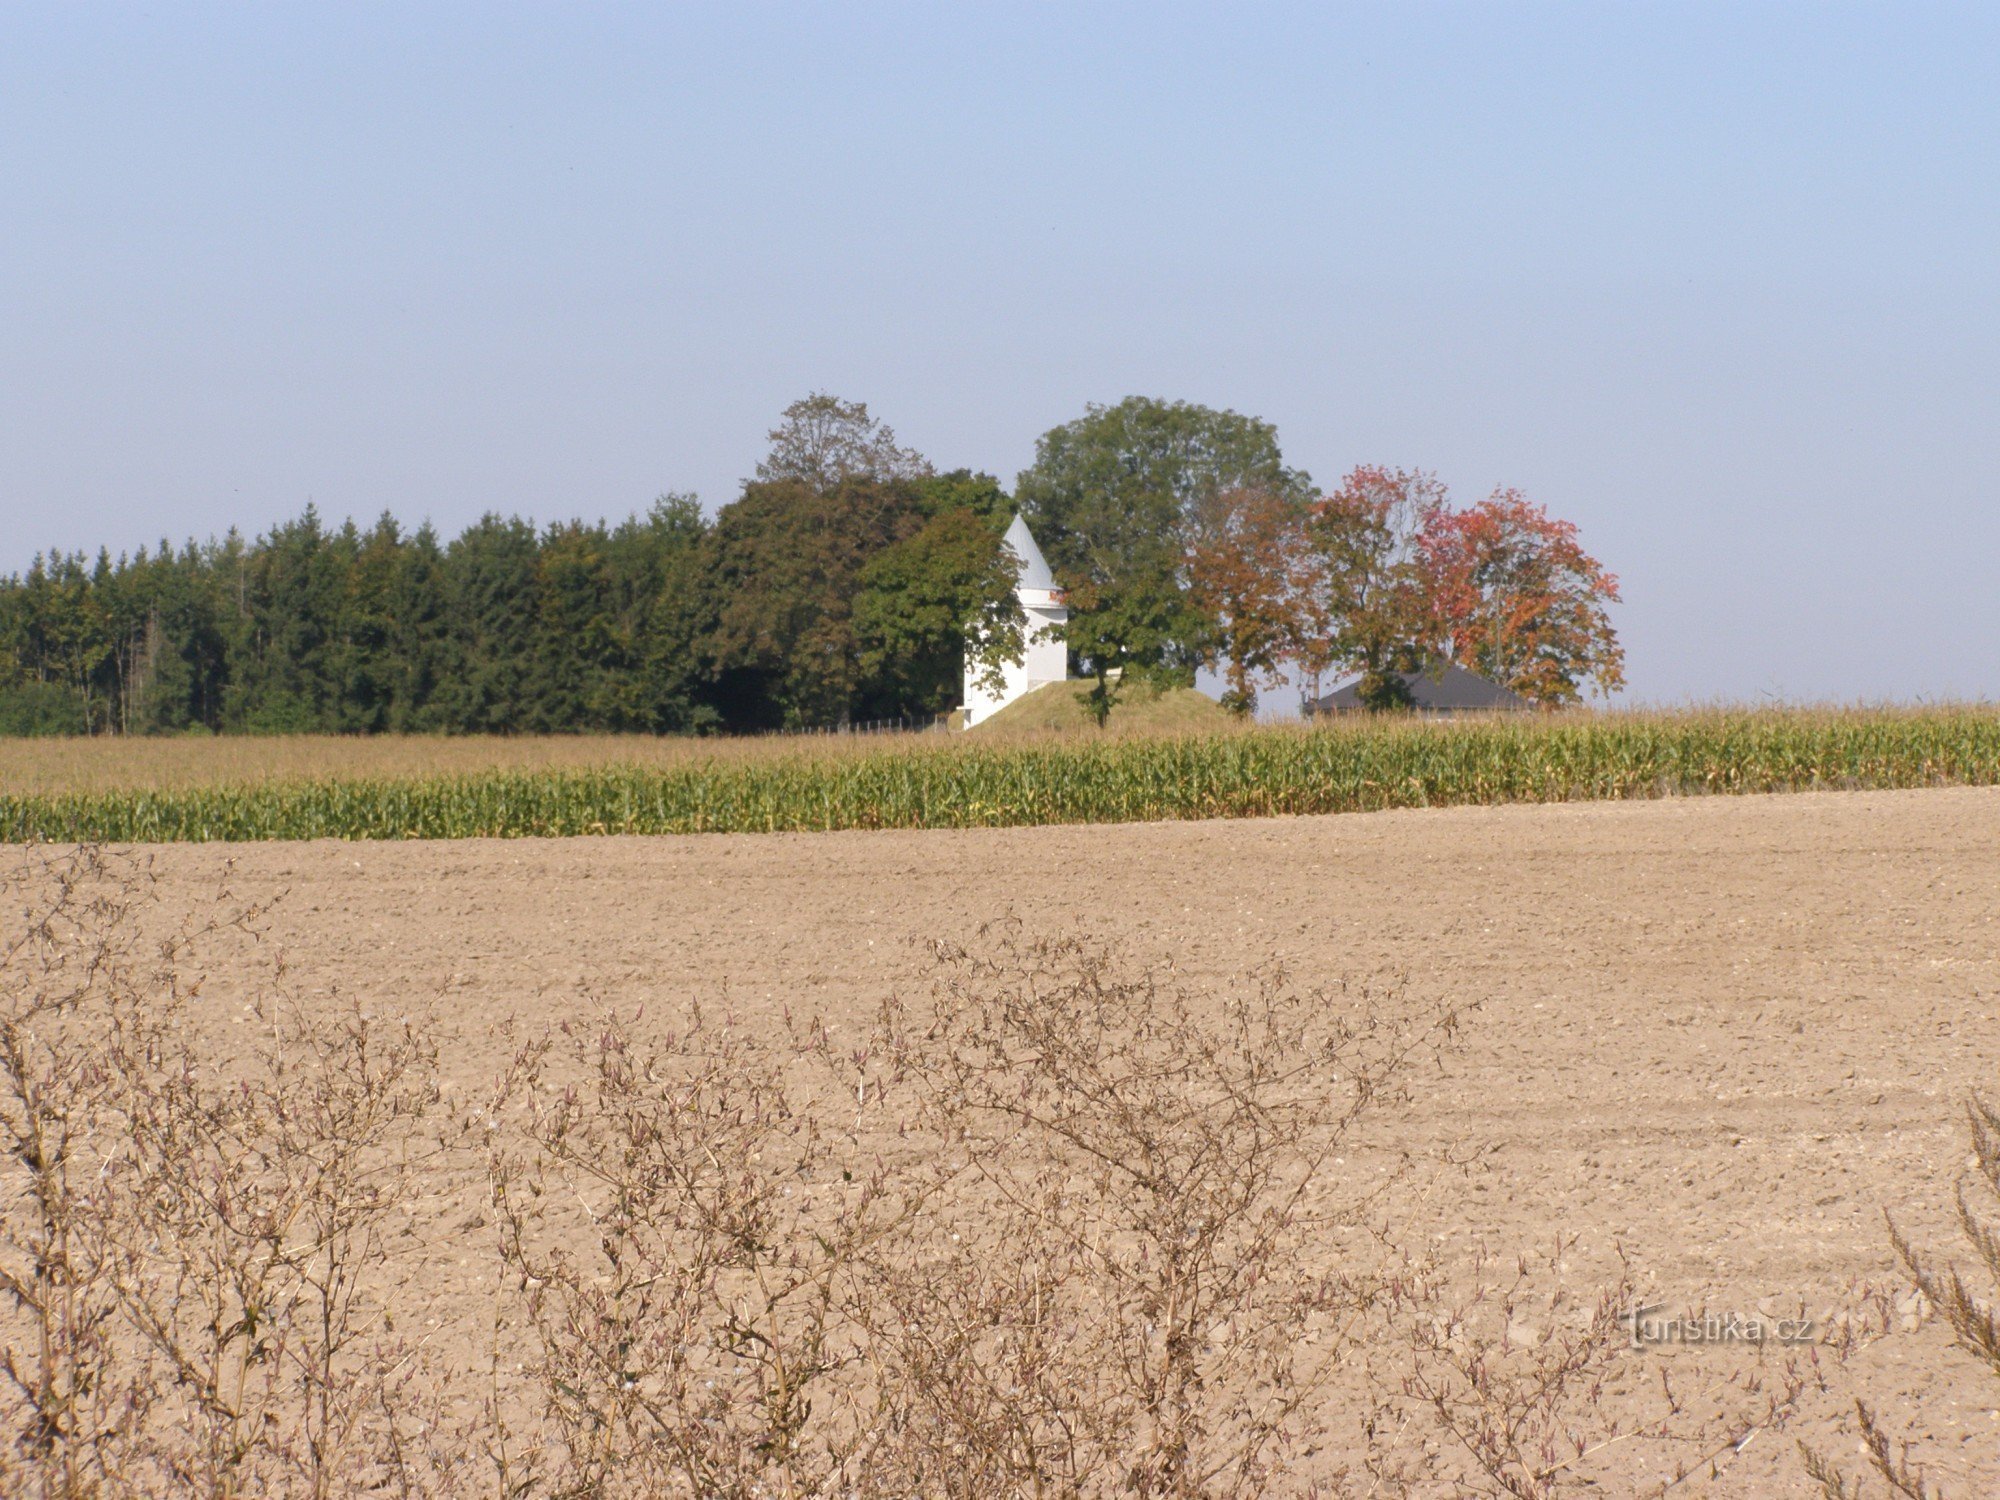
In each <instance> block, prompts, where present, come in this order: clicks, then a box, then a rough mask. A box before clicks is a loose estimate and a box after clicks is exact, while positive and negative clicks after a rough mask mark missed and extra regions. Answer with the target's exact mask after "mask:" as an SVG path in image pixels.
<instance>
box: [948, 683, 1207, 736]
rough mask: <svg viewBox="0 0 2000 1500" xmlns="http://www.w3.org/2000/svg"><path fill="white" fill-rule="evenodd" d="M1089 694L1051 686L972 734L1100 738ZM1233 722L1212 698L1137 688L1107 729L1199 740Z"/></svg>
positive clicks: (1079, 686) (1082, 686) (1071, 686)
mask: <svg viewBox="0 0 2000 1500" xmlns="http://www.w3.org/2000/svg"><path fill="white" fill-rule="evenodd" d="M1089 691H1090V684H1089V683H1088V682H1051V683H1046V684H1044V685H1043V686H1041V687H1038V688H1036V689H1035V690H1034V691H1033V692H1032V693H1028V694H1026V695H1024V696H1022V697H1020V698H1016V699H1015V700H1014V701H1013V702H1012V703H1010V704H1008V705H1007V706H1006V707H1005V708H1003V709H1001V710H1000V712H998V713H997V714H994V715H993V716H992V717H991V718H989V719H986V720H984V721H982V722H981V723H979V724H978V725H976V726H974V728H973V730H972V733H974V734H976V735H978V736H979V737H980V738H981V739H1016V738H1026V737H1028V736H1031V735H1044V734H1081V733H1086V732H1087V733H1091V734H1095V733H1096V732H1097V721H1096V720H1095V719H1093V718H1092V717H1091V715H1090V709H1089V708H1088V707H1086V706H1085V704H1084V702H1083V695H1084V694H1085V693H1087V692H1089ZM1232 722H1233V721H1232V720H1231V719H1230V717H1229V711H1228V710H1227V709H1225V708H1224V707H1223V706H1222V705H1221V704H1220V703H1217V702H1216V701H1215V700H1214V699H1213V698H1211V697H1209V696H1208V694H1206V693H1198V692H1196V691H1195V690H1194V689H1193V688H1167V689H1165V690H1162V689H1160V688H1156V687H1153V686H1151V685H1150V684H1144V683H1137V682H1135V683H1133V684H1132V685H1131V686H1130V687H1128V688H1126V689H1125V691H1124V692H1123V693H1121V694H1119V696H1118V702H1117V704H1116V706H1115V707H1113V708H1112V710H1111V717H1110V719H1109V720H1108V721H1107V722H1106V724H1105V726H1104V727H1105V728H1106V729H1107V730H1109V731H1111V732H1112V733H1115V734H1145V735H1165V734H1199V733H1201V732H1202V731H1204V730H1210V729H1226V728H1228V727H1229V726H1230V724H1231V723H1232Z"/></svg>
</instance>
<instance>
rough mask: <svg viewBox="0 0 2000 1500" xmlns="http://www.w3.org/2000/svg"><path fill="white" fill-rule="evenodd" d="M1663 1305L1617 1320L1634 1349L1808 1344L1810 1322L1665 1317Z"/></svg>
mask: <svg viewBox="0 0 2000 1500" xmlns="http://www.w3.org/2000/svg"><path fill="white" fill-rule="evenodd" d="M1665 1308H1666V1303H1664V1302H1655V1303H1652V1304H1650V1305H1649V1306H1646V1307H1635V1308H1633V1309H1632V1310H1631V1311H1630V1312H1628V1313H1626V1314H1625V1315H1624V1316H1623V1317H1622V1318H1620V1319H1619V1321H1620V1322H1622V1323H1623V1324H1624V1325H1625V1328H1626V1331H1627V1332H1628V1333H1629V1334H1630V1335H1631V1336H1632V1347H1633V1348H1634V1349H1645V1348H1649V1347H1652V1346H1654V1345H1659V1344H1810V1343H1811V1342H1812V1341H1813V1337H1814V1333H1813V1320H1812V1319H1811V1318H1804V1317H1800V1318H1766V1317H1760V1316H1757V1315H1755V1314H1752V1315H1751V1316H1748V1317H1745V1316H1744V1315H1743V1314H1742V1313H1733V1312H1716V1313H1712V1312H1699V1313H1679V1314H1676V1315H1674V1316H1672V1317H1668V1316H1666V1315H1665V1312H1664V1309H1665Z"/></svg>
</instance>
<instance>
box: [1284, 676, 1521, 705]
mask: <svg viewBox="0 0 2000 1500" xmlns="http://www.w3.org/2000/svg"><path fill="white" fill-rule="evenodd" d="M1396 675H1397V676H1399V677H1401V678H1402V679H1403V685H1404V686H1405V687H1407V688H1408V689H1409V690H1410V702H1411V704H1412V706H1413V707H1415V708H1416V710H1417V711H1418V712H1419V713H1432V714H1440V713H1442V714H1450V713H1474V712H1479V711H1481V710H1491V709H1520V708H1532V707H1534V705H1533V704H1531V703H1530V702H1528V700H1527V699H1526V698H1523V697H1522V696H1521V695H1520V694H1519V693H1515V692H1510V691H1509V690H1508V689H1506V688H1503V687H1502V686H1500V684H1499V683H1497V682H1488V681H1487V680H1486V679H1485V678H1484V677H1481V676H1480V675H1479V674H1478V673H1477V672H1468V671H1466V670H1465V668H1463V667H1455V666H1451V665H1449V664H1447V665H1446V666H1445V667H1444V668H1443V670H1442V671H1440V672H1436V673H1432V672H1399V673H1397V674H1396ZM1361 706H1362V703H1361V684H1360V682H1359V681H1355V682H1350V683H1349V684H1348V685H1347V686H1346V687H1344V688H1338V689H1336V690H1335V691H1333V692H1331V693H1328V694H1327V695H1326V696H1325V697H1324V698H1322V699H1320V700H1319V701H1318V702H1317V703H1315V704H1313V705H1312V710H1313V712H1314V713H1321V714H1337V713H1349V712H1352V711H1353V710H1355V709H1358V708H1360V707H1361Z"/></svg>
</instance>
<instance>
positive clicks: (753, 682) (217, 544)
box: [0, 408, 1011, 734]
mask: <svg viewBox="0 0 2000 1500" xmlns="http://www.w3.org/2000/svg"><path fill="white" fill-rule="evenodd" d="M853 411H854V409H851V408H849V409H845V414H846V415H847V416H848V417H849V418H850V421H849V423H848V425H849V426H850V427H853V426H855V425H856V424H855V423H854V422H853V421H852V420H851V418H852V416H853ZM814 415H815V414H814V413H812V412H803V413H801V412H796V411H795V412H794V414H793V417H792V419H791V420H790V421H789V422H788V427H795V426H797V425H799V422H800V420H801V419H806V420H810V419H811V418H812V417H813V416H814ZM774 439H777V440H778V446H777V447H776V448H774V453H773V457H772V459H771V460H767V462H766V464H765V465H764V467H763V470H762V471H760V477H759V478H757V479H756V480H753V481H752V482H750V483H748V484H746V485H745V487H744V490H743V493H742V495H741V496H740V498H738V499H737V500H736V501H734V502H733V503H732V504H730V505H727V506H725V507H723V508H722V510H721V512H720V513H719V514H718V515H716V516H715V517H714V518H713V519H712V520H711V519H709V518H707V517H705V516H704V515H703V513H702V511H701V509H700V507H699V506H698V505H697V504H696V502H695V501H694V500H693V499H692V498H690V497H685V496H668V497H665V498H663V499H661V500H660V501H659V502H658V503H656V504H655V505H654V506H653V507H652V508H651V509H650V510H649V511H648V512H646V514H644V515H642V516H634V517H631V518H629V519H627V520H625V521H624V522H622V523H619V524H617V525H608V524H605V523H603V522H584V521H568V522H563V523H559V524H555V525H549V526H542V527H537V526H535V525H533V524H531V523H530V522H528V521H524V520H521V519H519V518H517V517H501V516H497V515H488V516H486V517H485V518H484V519H482V520H481V521H479V522H478V523H477V524H475V525H473V526H471V527H469V528H468V529H467V530H465V531H464V532H463V533H461V534H460V535H458V536H457V537H455V538H452V539H450V540H448V541H447V540H445V539H444V538H442V537H440V536H439V535H438V533H437V532H436V531H435V530H434V529H433V528H431V527H430V526H428V525H424V526H420V527H418V528H417V529H415V530H406V529H405V528H404V527H403V526H402V525H401V524H400V523H399V522H398V521H397V520H396V519H395V518H394V517H393V516H389V515H384V516H383V517H382V518H381V519H380V520H379V521H377V522H376V523H375V524H374V525H373V526H372V527H368V528H366V529H363V528H361V527H358V526H356V525H355V524H353V523H352V522H348V523H346V524H344V525H341V526H337V527H335V526H329V525H327V524H325V523H324V522H323V521H322V519H321V518H320V516H319V515H318V514H317V513H316V511H314V510H313V509H312V508H311V507H310V506H309V507H307V509H306V512H305V514H304V515H303V516H301V517H299V518H298V519H296V520H293V521H289V522H286V523H285V524H282V525H279V526H276V527H274V528H272V529H271V530H270V531H269V532H268V533H266V534H264V535H262V536H260V537H258V538H256V539H255V540H254V541H246V540H245V539H244V538H242V537H241V536H239V535H237V534H236V533H234V532H232V533H231V534H230V535H229V536H228V537H226V538H224V539H222V540H220V541H209V542H201V543H198V542H189V543H187V544H185V545H182V546H179V547H176V546H173V545H172V544H170V543H167V542H162V543H161V544H160V545H159V546H158V547H157V548H155V549H146V550H141V551H140V552H138V553H136V554H134V555H132V556H129V557H120V558H118V559H116V560H113V559H112V558H111V557H110V556H108V555H107V554H105V553H102V552H100V553H99V554H98V556H97V557H96V558H95V559H90V558H87V557H84V556H81V555H73V556H51V557H42V558H38V559H36V561H35V563H34V564H33V566H31V567H30V568H29V569H28V570H27V572H26V573H25V574H23V575H20V576H17V577H13V578H9V579H6V580H5V581H4V582H0V733H15V734H21V733H121V734H146V733H172V732H177V731H186V730H190V729H198V728H199V729H208V730H212V731H239V732H246V733H295V732H319V733H334V734H366V733H374V732H378V731H400V732H443V733H463V734H474V733H544V732H566V731H584V730H602V731H637V732H647V733H689V732H703V731H712V730H732V731H754V730H760V729H769V728H777V727H782V726H800V725H815V724H833V723H839V722H842V721H843V720H848V719H872V718H885V717H891V716H896V715H905V714H907V715H929V714H936V713H940V712H944V711H946V710H948V709H949V708H951V707H952V706H954V705H955V704H956V702H957V701H958V694H959V672H960V656H961V653H962V649H963V630H964V626H965V623H966V622H967V621H969V620H971V619H973V618H974V617H975V616H976V615H977V614H978V612H979V610H980V608H981V607H982V601H984V600H987V599H990V598H993V597H997V596H1002V595H1004V594H1005V592H1006V587H1007V580H1006V577H1005V576H1004V574H1003V572H1002V568H1001V556H1002V549H1001V546H1000V534H1001V531H1002V530H1003V529H1004V527H1005V524H1006V520H1007V517H1008V515H1009V514H1011V512H1010V510H1009V508H1008V504H1007V500H1006V497H1005V495H1004V494H1003V493H1002V491H1001V489H1000V486H999V484H998V482H997V481H995V480H993V479H991V478H989V477H986V476H982V475H973V474H969V473H965V472H959V473H954V474H945V475H937V474H932V473H930V472H928V471H927V470H926V469H925V468H924V466H923V465H922V464H921V463H920V462H916V461H913V460H912V459H911V458H910V457H909V456H906V455H903V454H901V453H900V451H899V450H896V449H894V447H893V434H890V433H889V432H888V430H887V429H886V428H881V427H880V426H879V424H872V423H868V422H867V421H866V419H865V412H863V413H862V420H861V422H860V424H859V431H858V432H855V431H848V432H843V433H835V434H828V433H820V434H818V437H817V440H815V439H814V437H813V435H812V434H805V435H800V434H797V433H789V432H787V431H786V430H784V429H781V431H780V433H779V434H774Z"/></svg>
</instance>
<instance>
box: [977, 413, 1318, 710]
mask: <svg viewBox="0 0 2000 1500" xmlns="http://www.w3.org/2000/svg"><path fill="white" fill-rule="evenodd" d="M1308 483H1309V481H1308V480H1307V478H1306V476H1305V475H1304V474H1302V473H1300V472H1299V471H1297V470H1294V469H1290V468H1287V467H1286V465H1285V462H1284V457H1283V455H1282V453H1281V452H1280V451H1279V447H1278V434H1277V429H1276V428H1274V427H1272V426H1271V424H1270V423H1268V422H1263V421H1260V420H1258V419H1257V418H1255V417H1246V416H1244V415H1242V414H1241V413H1239V412H1233V411H1215V410H1213V409H1211V408H1209V407H1206V406H1197V405H1194V404H1192V403H1189V402H1184V401H1156V400H1151V399H1148V398H1145V397H1139V396H1134V397H1130V398H1128V399H1127V400H1124V401H1121V402H1120V403H1118V405H1116V406H1092V407H1090V408H1089V409H1088V411H1087V412H1086V413H1085V415H1083V416H1082V417H1079V418H1077V419H1076V420H1075V421H1073V422H1068V423H1065V424H1064V425H1063V426H1061V427H1056V428H1053V429H1051V430H1050V431H1048V432H1046V433H1044V434H1043V435H1042V437H1041V439H1040V441H1039V442H1037V443H1036V445H1035V462H1034V464H1033V466H1032V467H1031V468H1029V469H1028V470H1026V471H1025V472H1024V473H1023V474H1022V475H1021V477H1020V481H1019V484H1018V485H1017V487H1016V490H1015V498H1016V500H1017V501H1018V503H1019V504H1020V507H1021V510H1022V512H1023V514H1024V515H1025V516H1026V517H1027V520H1028V525H1029V527H1030V528H1031V529H1032V530H1033V531H1034V533H1035V538H1036V540H1037V541H1038V542H1039V543H1040V544H1041V547H1042V551H1043V553H1044V554H1045V555H1046V556H1047V557H1048V559H1049V563H1050V565H1051V567H1052V568H1053V569H1054V570H1055V573H1056V576H1057V579H1058V580H1059V581H1060V582H1061V584H1062V585H1063V587H1064V588H1065V589H1066V590H1067V591H1068V594H1069V605H1070V618H1069V627H1068V640H1069V649H1070V655H1071V656H1072V658H1073V659H1075V661H1076V662H1077V663H1078V664H1079V665H1080V666H1081V667H1082V668H1083V669H1084V670H1086V671H1088V672H1090V673H1091V674H1093V675H1094V676H1095V677H1096V678H1097V692H1096V694H1095V695H1094V696H1095V697H1096V698H1097V699H1098V700H1099V702H1100V704H1101V706H1103V707H1106V708H1108V706H1109V703H1110V701H1111V698H1112V697H1113V696H1114V693H1115V690H1114V689H1113V687H1112V682H1113V678H1112V674H1113V673H1114V672H1116V673H1119V674H1121V676H1120V677H1119V678H1118V680H1120V681H1122V680H1123V677H1122V674H1125V673H1137V674H1141V675H1145V676H1151V677H1156V678H1160V679H1163V680H1165V681H1169V682H1177V683H1192V681H1193V680H1194V672H1195V668H1196V667H1197V666H1198V665H1199V664H1200V663H1201V662H1203V661H1204V660H1206V659H1208V657H1209V656H1210V654H1211V653H1212V651H1213V649H1214V641H1215V635H1216V623H1217V622H1216V621H1215V619H1214V618H1213V617H1212V616H1211V615H1210V614H1208V613H1207V612H1206V611H1205V610H1204V609H1203V608H1202V607H1201V605H1200V603H1199V602H1198V601H1197V600H1196V598H1195V597H1194V595H1193V593H1192V592H1191V591H1190V590H1189V588H1188V586H1187V585H1188V577H1187V558H1188V554H1189V551H1190V543H1191V539H1192V537H1193V535H1194V532H1195V529H1196V526H1195V511H1196V508H1197V507H1198V506H1199V505H1201V504H1202V503H1203V502H1204V501H1205V500H1206V499H1207V498H1208V497H1210V496H1212V495H1214V494H1216V493H1217V492H1219V491H1221V490H1225V489H1231V488H1247V487H1253V486H1254V487H1260V488H1264V489H1268V490H1271V491H1273V492H1275V493H1280V494H1283V493H1291V494H1296V495H1299V496H1301V497H1303V496H1304V495H1305V494H1306V493H1308V490H1307V486H1308Z"/></svg>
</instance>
